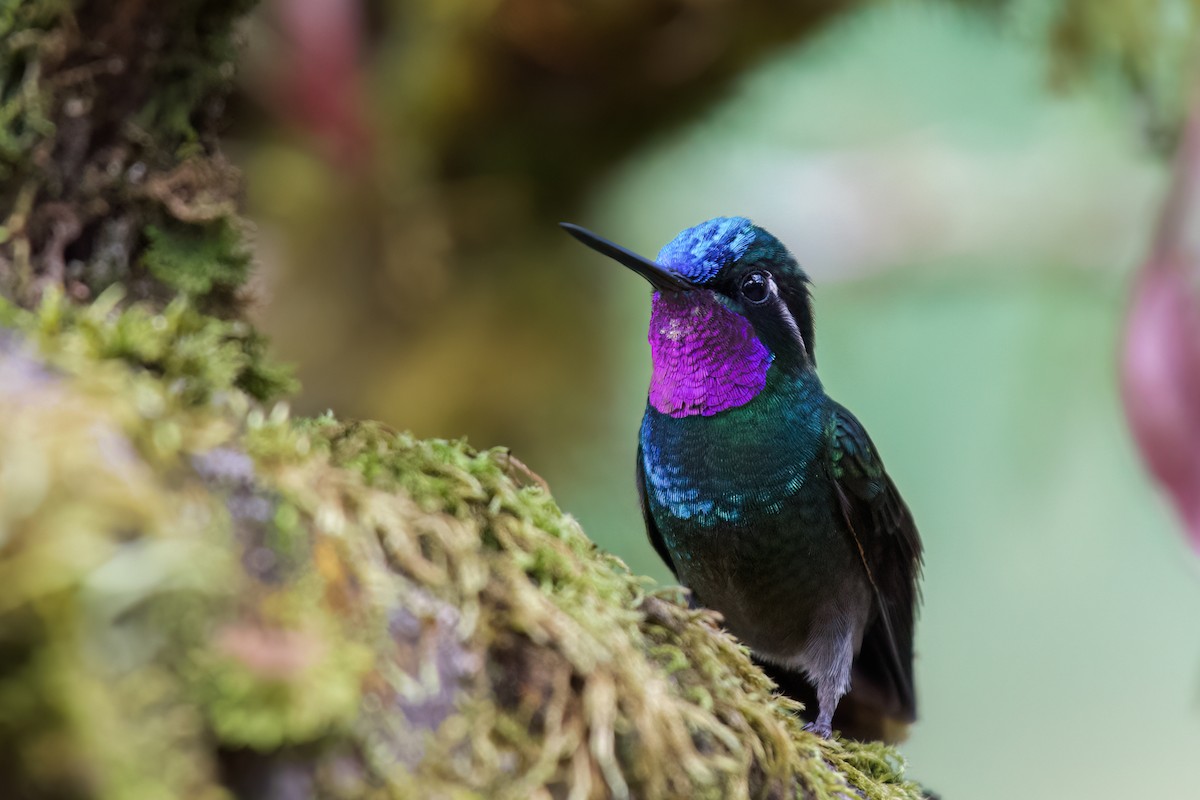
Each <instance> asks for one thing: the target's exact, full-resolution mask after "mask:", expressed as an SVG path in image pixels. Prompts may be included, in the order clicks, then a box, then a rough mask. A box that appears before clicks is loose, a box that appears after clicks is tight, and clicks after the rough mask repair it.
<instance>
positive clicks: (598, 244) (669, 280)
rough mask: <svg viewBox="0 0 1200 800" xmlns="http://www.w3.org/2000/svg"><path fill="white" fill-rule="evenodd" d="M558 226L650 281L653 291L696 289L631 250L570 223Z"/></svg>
mask: <svg viewBox="0 0 1200 800" xmlns="http://www.w3.org/2000/svg"><path fill="white" fill-rule="evenodd" d="M558 224H559V225H560V226H561V227H562V229H563V230H564V231H566V232H567V233H569V234H571V235H572V236H574V237H575V238H576V239H578V240H579V241H581V242H583V243H584V244H586V245H587V246H588V247H590V248H592V249H593V250H595V251H596V252H597V253H602V254H604V255H606V256H608V257H609V258H611V259H612V260H613V261H616V262H617V263H618V264H624V265H625V266H627V267H629V268H630V269H631V270H633V271H634V272H636V273H637V274H638V275H641V276H642V277H643V278H645V279H646V280H648V281H650V285H651V286H653V287H654V288H655V289H658V290H660V291H664V292H686V291H687V290H688V289H695V288H696V287H695V285H694V284H693V283H692V282H691V281H689V280H688V279H687V278H685V277H683V276H682V275H679V274H677V273H674V272H672V271H671V270H669V269H667V268H666V267H664V266H662V265H661V264H656V263H654V262H653V261H651V260H650V259H648V258H646V257H644V256H639V255H638V254H637V253H635V252H633V251H631V250H626V249H625V248H624V247H621V245H619V244H615V243H613V242H610V241H609V240H608V239H605V238H604V237H602V236H597V235H596V234H594V233H592V232H591V231H589V230H588V229H587V228H581V227H579V226H578V225H572V224H571V223H570V222H560V223H558Z"/></svg>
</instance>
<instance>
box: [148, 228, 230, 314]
mask: <svg viewBox="0 0 1200 800" xmlns="http://www.w3.org/2000/svg"><path fill="white" fill-rule="evenodd" d="M146 238H147V239H148V240H149V242H150V245H149V247H147V248H146V250H145V252H144V253H143V254H142V264H143V266H145V267H146V269H148V270H149V271H150V274H151V275H153V276H154V277H156V278H158V279H159V280H160V281H162V282H163V283H165V284H166V285H167V286H170V287H172V288H174V289H178V290H179V291H180V292H183V293H184V294H187V295H192V296H199V295H206V294H208V293H209V292H211V291H213V290H214V289H218V288H227V289H228V288H231V287H234V286H238V285H240V284H241V283H242V282H243V281H245V279H246V274H247V272H248V271H249V269H250V253H249V251H248V250H247V249H246V246H245V244H244V243H243V242H242V237H241V234H240V233H239V232H238V230H237V228H235V227H234V225H233V223H232V222H231V221H230V220H228V219H220V220H217V221H216V222H213V223H210V224H208V225H183V224H181V223H169V224H166V225H164V226H163V227H155V226H150V227H148V228H146Z"/></svg>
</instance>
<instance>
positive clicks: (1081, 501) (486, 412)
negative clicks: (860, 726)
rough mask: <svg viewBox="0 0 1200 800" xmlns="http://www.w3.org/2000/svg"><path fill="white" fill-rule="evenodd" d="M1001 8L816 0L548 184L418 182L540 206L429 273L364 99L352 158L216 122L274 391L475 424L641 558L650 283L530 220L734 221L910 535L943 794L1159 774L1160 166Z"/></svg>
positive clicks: (1177, 603) (650, 232)
mask: <svg viewBox="0 0 1200 800" xmlns="http://www.w3.org/2000/svg"><path fill="white" fill-rule="evenodd" d="M1022 5H1023V6H1024V7H1026V8H1033V9H1035V8H1036V4H1028V3H1026V4H1022ZM1034 16H1036V14H1035V15H1034ZM1014 20H1015V24H1014ZM1020 20H1021V17H1020V15H1017V16H1016V17H1010V18H1008V24H1004V25H1002V24H998V22H997V20H996V19H995V18H990V17H986V16H979V15H974V14H970V13H967V12H964V11H961V10H959V9H956V8H953V7H951V6H947V5H934V4H905V5H891V4H885V5H882V6H874V7H871V8H869V9H868V10H865V11H861V12H854V13H851V14H848V15H844V16H842V17H840V18H839V19H837V20H836V21H834V22H833V23H832V24H830V25H829V26H828V27H826V28H824V29H823V30H822V31H821V32H820V33H819V34H818V35H817V36H815V37H813V38H811V39H808V40H807V41H805V42H803V44H801V45H798V46H796V47H793V48H789V49H786V50H783V51H779V52H777V53H776V54H775V55H774V56H773V57H771V58H770V59H769V60H767V61H766V62H764V63H762V64H760V65H758V66H757V67H756V68H755V69H753V70H752V71H750V72H749V73H747V75H746V76H745V77H744V78H743V79H741V80H739V81H737V82H736V83H735V84H734V85H733V87H732V88H731V89H730V90H728V91H726V92H725V93H724V99H723V100H721V101H720V102H719V103H717V104H716V105H715V106H713V107H711V108H710V109H709V110H708V111H706V112H704V113H703V115H702V116H701V117H700V118H699V119H696V120H694V121H692V122H689V123H688V124H687V125H684V126H678V127H675V128H670V129H667V130H666V131H665V132H664V133H662V134H660V135H656V136H655V137H653V138H652V139H651V141H650V143H649V145H648V146H645V147H641V148H640V149H638V150H637V151H636V152H635V153H633V154H632V155H631V156H630V157H628V158H625V159H624V160H622V161H621V162H620V163H621V165H620V167H619V168H618V169H616V170H615V171H605V172H600V173H598V174H597V175H595V176H594V177H592V178H589V180H590V181H591V189H590V191H589V192H588V193H587V197H588V200H587V201H586V204H584V205H583V206H580V204H579V203H577V202H574V201H571V202H568V201H565V200H564V201H563V207H562V208H561V209H556V208H555V207H554V198H553V197H551V198H549V199H547V198H544V197H537V198H535V200H529V199H528V198H527V197H526V195H524V194H521V193H520V192H514V193H512V194H511V195H510V194H507V193H506V192H508V191H509V189H508V187H507V186H506V185H505V184H504V182H503V181H502V180H499V179H497V180H492V181H489V180H488V179H486V178H478V177H473V178H472V179H471V180H470V181H462V182H459V183H457V184H454V185H453V186H452V188H451V189H450V190H446V189H445V184H442V189H443V191H451V192H457V194H456V195H455V202H456V203H458V204H459V205H460V206H461V207H463V208H466V209H470V208H471V207H472V203H480V204H486V205H488V206H489V207H496V206H505V205H507V204H513V205H516V206H518V207H519V206H521V204H522V203H540V204H542V206H543V212H544V213H539V214H534V215H531V217H522V216H521V215H520V214H516V213H514V214H513V217H512V221H511V224H512V225H521V224H526V223H525V222H524V220H527V219H529V218H533V219H539V220H545V225H544V228H545V229H544V230H536V231H525V232H523V233H522V235H521V236H517V237H515V238H514V237H513V236H512V231H511V230H508V229H505V227H504V226H506V225H508V224H510V223H509V222H506V221H504V220H501V221H500V222H493V224H494V225H496V226H498V228H500V229H504V230H505V244H504V245H503V247H502V248H497V249H496V250H495V251H493V250H491V249H489V241H490V238H489V232H488V229H486V228H485V229H484V230H481V231H480V230H477V231H468V233H469V234H470V237H473V239H472V242H471V244H470V245H469V246H467V247H466V248H465V252H467V253H468V254H469V256H470V257H469V258H467V259H463V260H465V261H467V262H469V264H470V265H471V266H470V268H469V269H464V268H458V269H455V268H450V267H447V266H446V262H453V261H454V260H455V258H456V257H458V256H461V255H462V253H463V252H464V248H463V247H461V246H460V244H459V239H460V232H461V230H462V226H461V225H459V226H457V227H455V226H453V225H452V226H448V227H443V226H440V225H439V224H438V222H437V220H434V219H431V220H430V221H429V222H428V224H427V225H426V224H423V223H422V222H421V218H420V215H419V214H416V215H414V213H413V209H414V208H416V209H419V208H421V207H422V204H423V203H424V202H426V200H427V199H428V197H427V195H426V194H423V193H422V192H421V191H417V190H414V189H413V188H412V187H413V185H419V181H413V182H412V183H410V182H409V179H410V178H411V176H412V175H413V174H420V172H421V170H420V166H419V165H420V161H419V158H415V157H414V156H413V155H412V150H411V148H409V144H411V143H410V142H409V143H406V140H405V139H404V136H403V133H402V132H403V131H404V130H405V125H406V124H407V123H409V122H411V120H410V119H406V118H404V117H403V115H402V114H399V112H397V113H396V114H393V116H392V117H390V118H388V119H387V120H385V122H384V123H382V124H381V125H380V129H381V130H382V131H383V135H381V136H380V140H379V142H378V153H377V157H378V158H379V160H380V161H379V165H378V166H376V167H373V168H372V169H370V170H368V173H369V174H368V175H366V176H363V175H358V176H347V174H346V173H345V171H344V170H342V169H341V168H339V167H337V166H334V165H333V164H331V163H330V162H327V161H325V160H323V159H322V158H321V157H320V156H319V155H316V154H315V150H314V149H313V148H311V147H309V146H308V145H307V143H305V142H304V141H302V140H301V139H299V138H298V137H295V136H290V135H287V134H285V133H281V134H279V135H278V136H276V137H274V138H272V139H271V140H270V141H269V143H268V144H267V145H266V146H258V145H256V146H255V147H254V148H247V149H246V152H244V153H242V154H241V161H242V162H243V163H244V165H245V166H246V167H247V170H248V172H249V176H248V177H249V185H250V187H251V190H250V191H251V196H250V203H251V209H250V210H251V216H252V218H254V219H255V220H256V221H257V222H258V224H259V226H260V228H259V235H258V239H259V245H260V260H261V262H262V263H263V265H264V266H263V270H262V272H263V275H262V278H261V283H260V285H259V287H257V289H256V293H257V294H258V296H259V298H260V301H261V302H260V303H259V304H258V307H257V309H256V314H257V316H258V321H259V322H260V324H261V325H262V326H263V327H264V328H265V329H266V330H267V331H268V332H269V333H270V334H271V335H272V336H273V337H274V340H275V343H276V349H277V350H278V352H279V353H280V354H281V355H282V356H283V357H284V358H286V359H288V360H291V361H293V362H295V363H297V364H298V368H299V373H300V377H301V379H302V380H303V382H304V385H305V391H304V393H303V395H302V396H301V397H300V399H299V400H298V402H297V405H298V406H299V409H298V410H300V411H301V412H304V413H319V412H320V411H322V410H324V408H326V407H333V408H335V409H336V410H337V412H338V414H339V416H360V417H372V418H377V419H381V420H384V421H386V422H388V423H390V424H392V425H394V426H396V427H398V428H407V429H412V430H413V431H415V432H416V433H418V434H420V435H424V436H441V437H449V438H455V437H458V436H461V435H468V436H469V437H470V439H471V441H472V442H473V443H474V444H476V445H478V446H492V445H499V444H503V445H509V446H511V447H512V448H513V450H514V452H515V453H516V455H517V456H518V457H520V458H522V459H523V460H524V461H526V462H527V463H528V464H529V465H530V466H531V467H532V468H533V469H534V470H535V471H537V472H538V473H540V474H541V475H542V476H543V477H545V478H546V480H547V481H548V482H549V483H550V485H551V487H552V488H553V490H554V492H555V495H556V497H557V499H558V500H559V502H560V504H561V505H562V506H563V507H564V508H566V509H567V510H569V511H571V512H572V513H574V514H575V515H576V516H577V517H578V518H579V519H580V520H581V521H582V523H583V525H584V527H585V529H586V530H587V531H588V533H589V534H590V535H591V537H592V538H593V539H595V540H596V541H597V542H598V543H599V544H600V545H602V546H603V547H605V548H607V549H609V550H611V551H613V552H615V553H617V554H618V555H620V556H621V557H622V558H623V559H624V560H625V561H626V562H627V563H629V565H630V566H631V567H632V568H633V569H634V570H635V571H638V572H642V573H645V574H648V575H651V576H654V577H655V578H657V579H658V580H660V581H665V580H667V579H668V577H669V576H668V573H667V572H666V570H665V568H664V567H663V566H662V565H661V564H660V563H659V561H658V560H657V558H656V557H655V555H654V553H653V551H652V550H651V548H650V546H649V545H648V543H647V542H646V540H645V536H644V533H643V530H642V524H641V520H640V517H639V513H638V510H637V503H636V496H635V492H634V487H633V459H634V449H635V439H636V431H637V426H638V422H639V419H640V415H641V411H642V408H643V405H644V403H645V388H646V383H647V381H648V377H649V353H648V349H647V347H646V343H645V326H646V321H647V317H648V308H649V303H648V299H649V293H648V290H647V288H646V287H645V286H644V285H643V284H642V283H641V282H639V281H637V280H636V279H635V278H633V277H632V276H631V275H629V274H628V273H627V271H625V270H622V269H620V268H619V267H617V266H616V265H614V264H611V263H608V262H606V261H604V260H603V259H601V258H599V257H598V256H596V255H594V254H592V253H590V252H588V251H586V250H584V249H583V248H580V247H579V246H578V245H576V244H575V243H574V242H571V241H569V240H567V238H566V237H565V236H561V235H560V234H559V233H558V232H557V231H555V230H554V229H553V227H552V225H550V220H551V218H552V217H553V216H563V217H568V216H569V217H570V219H571V220H572V221H575V222H579V223H582V224H585V225H587V226H588V227H591V228H593V229H594V230H597V231H599V232H601V233H603V234H604V235H606V236H609V237H610V238H612V239H614V240H616V241H618V242H621V243H623V244H626V245H627V246H629V247H631V248H632V249H635V250H638V251H640V252H643V253H647V254H650V255H653V254H654V253H655V252H657V250H658V248H659V247H660V246H661V245H662V244H663V243H664V242H666V241H667V240H669V239H670V238H671V237H673V236H674V235H675V233H676V232H678V231H679V230H680V229H682V228H684V227H687V226H690V225H692V224H695V223H696V222H699V221H701V220H703V219H706V218H708V217H711V216H716V215H722V214H739V215H745V216H749V217H751V218H753V219H754V220H755V221H756V222H757V223H759V224H761V225H763V226H764V227H767V228H768V229H770V230H771V231H773V232H774V233H776V234H777V235H778V236H780V238H781V239H783V240H784V241H785V242H786V243H787V244H788V245H789V246H790V247H791V248H792V250H793V252H794V253H795V254H796V255H797V256H798V258H799V259H800V261H801V263H802V264H804V265H805V266H806V267H807V269H808V270H809V272H810V274H811V275H812V276H813V279H814V282H815V296H816V299H815V302H816V313H817V356H818V361H819V364H820V372H821V375H822V377H823V379H824V381H825V383H826V386H827V388H828V389H829V390H830V393H831V394H832V395H833V396H834V397H836V398H837V399H838V400H840V401H841V402H843V403H845V404H846V405H847V406H849V407H850V408H851V409H853V410H854V412H855V413H856V414H857V415H858V416H859V417H860V418H861V419H862V420H863V421H864V423H865V424H866V425H867V427H868V428H869V430H870V431H871V434H872V436H873V437H874V439H875V441H876V443H877V444H878V445H879V447H880V449H881V451H882V453H883V456H884V458H885V460H886V462H887V464H888V467H889V469H890V471H891V472H892V474H893V476H894V478H895V480H896V482H897V484H898V485H899V486H900V488H901V490H902V491H903V493H904V495H905V497H906V498H907V500H908V502H909V504H910V506H911V507H912V509H913V511H914V513H915V515H916V518H917V521H918V524H919V526H920V528H921V532H922V535H923V537H924V539H925V542H926V548H927V561H926V570H925V581H924V596H925V604H924V609H923V612H922V615H921V621H920V624H919V628H918V640H917V648H918V665H917V676H918V683H919V686H918V689H919V693H920V699H921V704H922V707H921V720H920V722H919V724H918V725H917V726H916V727H915V729H914V731H913V735H912V738H911V739H910V741H909V742H908V743H907V744H906V745H905V746H904V748H903V749H904V752H905V753H906V755H907V756H908V757H909V758H910V761H911V770H912V774H913V775H914V776H915V777H917V778H918V779H920V780H921V781H923V782H925V783H926V784H927V785H929V786H930V787H932V788H934V789H936V790H938V791H940V792H942V793H944V795H945V796H946V797H949V798H982V799H986V798H1002V797H1003V798H1009V797H1014V796H1020V797H1027V798H1101V797H1148V796H1155V795H1156V794H1159V793H1163V794H1165V795H1166V796H1172V797H1183V796H1192V795H1193V794H1194V793H1195V791H1196V789H1195V777H1194V775H1191V774H1190V772H1191V770H1190V769H1189V765H1192V764H1194V763H1195V760H1196V758H1197V757H1198V755H1200V624H1198V623H1197V609H1200V569H1198V568H1197V567H1198V560H1197V557H1196V554H1195V553H1194V552H1192V551H1190V550H1189V549H1188V548H1187V546H1186V545H1185V542H1184V539H1183V537H1182V536H1181V534H1180V533H1179V530H1178V528H1177V523H1176V520H1175V519H1174V518H1173V517H1172V515H1171V514H1170V513H1169V509H1168V508H1167V506H1166V503H1165V502H1164V500H1163V498H1162V497H1161V496H1160V495H1159V494H1158V492H1157V490H1156V489H1155V488H1154V487H1153V486H1152V485H1151V483H1150V481H1149V479H1148V478H1147V476H1146V474H1145V472H1144V471H1143V469H1142V467H1141V464H1140V462H1139V460H1138V458H1137V455H1136V453H1135V451H1134V449H1133V445H1132V443H1131V440H1130V437H1129V434H1128V432H1127V430H1126V427H1125V423H1124V419H1123V416H1122V413H1121V408H1120V404H1119V398H1118V394H1117V379H1116V359H1115V353H1116V347H1117V342H1118V339H1119V334H1120V328H1121V324H1122V318H1123V313H1124V309H1125V306H1126V303H1127V293H1128V287H1129V281H1130V276H1131V274H1132V271H1133V269H1134V268H1135V267H1136V266H1137V264H1138V263H1139V261H1140V259H1141V257H1142V255H1143V253H1144V251H1145V249H1146V247H1147V246H1148V243H1149V237H1150V232H1151V231H1152V229H1153V225H1154V222H1155V219H1156V213H1157V210H1158V205H1159V203H1160V201H1161V200H1160V198H1161V196H1162V194H1163V191H1164V188H1165V181H1166V170H1165V167H1164V166H1163V162H1162V159H1161V158H1160V157H1156V156H1155V155H1154V154H1153V153H1152V152H1151V150H1150V148H1149V146H1148V145H1147V137H1146V135H1145V132H1144V130H1143V122H1144V120H1145V113H1144V109H1143V108H1141V107H1139V106H1138V104H1137V103H1136V102H1135V101H1134V100H1133V99H1132V98H1131V96H1130V95H1129V94H1128V92H1126V91H1125V90H1124V89H1123V87H1122V86H1120V85H1118V81H1117V80H1116V79H1115V76H1114V77H1113V78H1112V79H1108V78H1106V77H1105V76H1104V75H1103V74H1100V75H1099V76H1093V77H1090V78H1089V79H1087V80H1086V81H1082V82H1077V83H1076V84H1075V85H1073V86H1072V87H1071V90H1070V91H1069V92H1066V93H1056V92H1053V91H1051V90H1050V88H1049V87H1048V78H1047V76H1048V75H1049V74H1051V72H1052V70H1051V67H1050V65H1049V64H1048V59H1047V56H1046V55H1045V52H1044V48H1042V47H1041V46H1040V45H1039V44H1038V43H1037V42H1036V41H1034V40H1033V39H1032V37H1029V36H1026V35H1022V34H1023V31H1022V28H1021V25H1020V24H1019V23H1020ZM1031 24H1032V23H1031ZM393 66H394V65H389V62H388V61H387V59H380V60H379V61H378V62H376V63H374V64H373V69H374V74H372V75H371V76H370V80H371V81H372V82H373V84H372V88H373V89H375V90H376V91H380V90H381V87H382V88H383V89H387V88H388V87H389V86H390V83H389V81H394V77H389V76H390V74H391V73H389V72H388V70H389V69H391V68H392V67H393ZM626 122H628V121H626ZM634 122H635V123H636V120H634ZM569 144H570V143H569V142H567V143H566V145H564V144H563V143H562V142H559V143H557V144H556V147H557V149H559V150H562V149H564V147H565V149H566V151H567V152H569V151H570V147H569ZM405 148H409V149H405ZM397 153H400V155H397ZM580 157H581V158H583V156H582V155H581V156H580ZM414 164H416V165H417V166H414ZM464 198H465V199H464ZM481 198H482V199H481ZM443 199H444V198H443ZM464 213H466V212H464ZM468 216H469V214H468ZM401 217H403V219H404V222H403V223H401V222H400V221H399V220H400V218H401ZM393 219H394V220H396V221H395V222H393V221H392V220H393ZM414 220H415V221H414ZM539 226H541V223H539ZM447 253H450V254H453V255H446V254H447Z"/></svg>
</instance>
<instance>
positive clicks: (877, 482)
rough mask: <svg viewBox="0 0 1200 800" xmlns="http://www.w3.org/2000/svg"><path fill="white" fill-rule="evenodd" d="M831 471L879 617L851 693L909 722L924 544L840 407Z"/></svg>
mask: <svg viewBox="0 0 1200 800" xmlns="http://www.w3.org/2000/svg"><path fill="white" fill-rule="evenodd" d="M826 465H827V468H828V469H829V473H830V476H831V477H832V478H833V484H834V486H835V487H836V495H837V499H838V502H839V504H840V505H841V512H842V516H843V518H844V519H845V522H846V525H847V527H848V529H849V531H850V534H851V536H853V537H854V544H855V547H856V548H857V550H858V552H859V555H860V556H861V558H862V562H863V568H864V569H865V570H866V572H867V577H868V578H869V579H870V581H871V586H872V588H873V589H874V592H875V599H876V612H877V613H876V615H875V617H874V618H873V619H872V621H871V622H870V623H869V625H868V627H867V630H866V632H865V634H864V636H863V643H862V648H861V650H860V651H859V654H858V657H857V658H856V659H855V662H854V677H853V683H852V686H853V689H852V694H855V695H858V698H859V699H860V700H861V701H866V702H868V703H869V704H870V705H873V706H876V707H878V708H879V710H880V711H882V712H884V713H886V714H887V715H889V716H892V717H896V718H899V719H901V720H904V721H909V722H911V721H912V720H914V719H915V718H916V712H917V700H916V693H915V691H914V689H913V678H912V660H913V623H914V619H915V616H916V609H917V603H918V601H919V596H918V588H917V581H918V578H919V576H920V571H921V537H920V536H919V535H918V534H917V526H916V524H915V523H914V522H913V518H912V514H910V513H909V511H908V507H907V506H906V505H905V504H904V500H902V499H901V498H900V493H899V492H898V491H896V486H895V484H893V483H892V479H891V478H889V477H888V474H887V471H886V470H885V469H884V468H883V462H882V461H881V460H880V459H879V455H878V453H876V451H875V445H874V444H872V442H871V437H869V436H868V435H867V432H866V431H865V430H864V429H863V426H862V424H861V423H860V422H859V421H858V420H857V419H855V418H854V415H853V414H851V413H850V412H849V411H847V410H846V409H845V408H843V407H841V406H840V405H838V404H836V403H834V405H833V416H832V419H831V420H830V422H829V425H828V427H827V429H826Z"/></svg>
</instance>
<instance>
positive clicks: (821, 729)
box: [804, 721, 833, 739]
mask: <svg viewBox="0 0 1200 800" xmlns="http://www.w3.org/2000/svg"><path fill="white" fill-rule="evenodd" d="M804 730H806V731H808V732H809V733H815V734H816V735H817V736H820V737H821V738H822V739H829V738H831V737H832V736H833V728H832V727H830V725H829V723H828V722H820V721H817V722H810V723H808V724H807V725H805V726H804Z"/></svg>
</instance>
